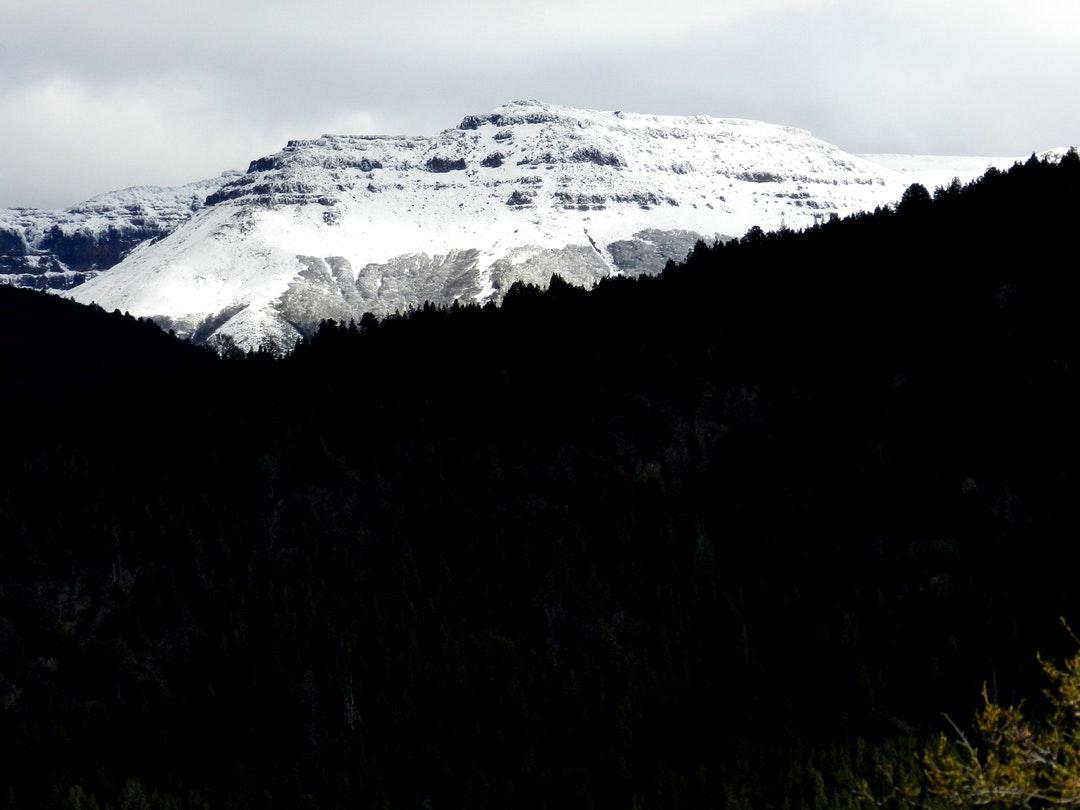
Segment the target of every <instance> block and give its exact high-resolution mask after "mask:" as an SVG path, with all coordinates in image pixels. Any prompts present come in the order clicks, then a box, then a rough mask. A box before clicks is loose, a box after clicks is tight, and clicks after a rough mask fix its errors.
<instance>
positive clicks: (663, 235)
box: [66, 102, 1012, 347]
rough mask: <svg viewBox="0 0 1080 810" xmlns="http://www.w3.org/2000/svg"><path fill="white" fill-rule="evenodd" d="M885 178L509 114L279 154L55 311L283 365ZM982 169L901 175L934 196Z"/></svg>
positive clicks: (837, 201) (643, 120)
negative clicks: (427, 306)
mask: <svg viewBox="0 0 1080 810" xmlns="http://www.w3.org/2000/svg"><path fill="white" fill-rule="evenodd" d="M890 160H891V158H890V159H885V158H881V159H879V160H878V161H875V160H872V159H867V158H864V157H858V156H855V155H851V154H847V153H845V152H843V151H841V150H840V149H838V148H837V147H835V146H832V145H830V144H828V143H825V142H823V141H820V140H818V139H816V138H814V137H812V136H811V135H810V134H809V133H808V132H805V131H803V130H800V129H794V128H791V127H784V126H775V125H772V124H766V123H762V122H759V121H746V120H737V119H722V118H711V117H708V116H692V117H675V116H656V115H641V114H631V113H624V112H599V111H594V110H578V109H569V108H565V107H557V106H552V105H546V104H540V103H537V102H516V103H512V104H508V105H505V106H502V107H499V108H497V109H496V110H495V111H494V112H492V113H490V114H485V115H479V116H468V117H466V118H465V119H464V120H463V121H462V122H461V124H460V125H459V126H458V127H457V128H455V129H449V130H446V131H444V132H442V133H439V134H438V135H435V136H425V137H420V136H418V137H359V136H331V135H326V136H323V137H321V138H317V139H314V140H302V141H291V142H289V144H288V145H287V146H286V147H285V149H283V150H282V151H281V152H279V153H277V154H275V155H271V156H268V157H264V158H260V159H258V160H255V161H253V162H252V164H251V166H250V167H249V169H248V171H247V172H246V173H245V174H242V175H235V176H231V177H226V178H224V179H223V180H222V181H219V182H218V184H217V187H216V188H214V189H213V190H212V191H211V192H210V193H209V194H208V195H207V197H206V200H205V206H204V207H202V208H199V209H198V210H195V211H194V213H193V215H192V216H191V217H190V219H188V220H187V221H185V222H184V223H183V224H182V225H180V226H179V227H178V228H177V229H176V230H175V231H174V232H173V233H171V234H170V235H169V236H167V237H165V238H162V239H159V240H157V241H154V242H146V243H143V244H141V245H139V246H138V247H136V248H135V249H134V250H133V251H132V252H131V253H130V254H129V255H127V257H126V258H125V259H124V260H123V261H122V262H121V263H120V264H118V265H117V266H116V267H115V268H113V269H112V270H110V271H109V272H107V273H104V274H101V275H98V276H97V277H95V278H92V279H90V280H88V281H87V282H86V283H85V284H82V285H81V286H79V287H77V288H75V289H73V290H71V291H69V292H68V293H66V294H67V295H70V296H71V297H73V298H75V299H76V300H79V301H83V302H96V303H98V304H100V305H102V306H103V307H105V308H106V309H113V308H119V309H121V310H124V311H129V312H131V313H132V314H133V315H140V316H151V317H154V318H155V319H156V320H158V322H159V323H161V324H162V325H164V326H168V327H171V328H174V329H176V330H177V332H178V333H180V334H187V335H191V336H193V337H194V338H196V339H198V340H207V339H214V338H219V337H222V336H227V337H230V338H232V339H234V340H235V341H236V342H237V343H238V344H240V345H241V346H243V347H252V346H256V345H258V344H260V343H262V342H266V341H269V342H270V343H272V344H273V345H274V346H276V347H286V346H289V345H291V344H292V343H293V342H294V341H295V339H296V337H297V336H298V335H300V334H304V333H306V332H309V331H310V330H312V329H313V328H314V327H315V326H316V325H317V324H318V322H319V321H320V320H322V319H324V318H335V319H349V318H359V316H360V315H362V314H363V313H365V312H373V313H375V314H377V315H382V314H385V313H387V312H392V311H395V310H402V309H405V308H408V307H410V306H416V305H420V304H422V303H423V302H424V301H432V302H435V303H449V302H451V301H454V300H458V299H463V300H485V299H488V298H490V297H498V296H500V295H501V294H502V293H503V292H505V290H507V289H508V288H509V286H510V285H511V284H512V283H513V282H514V281H516V280H525V281H531V282H535V283H540V284H546V283H547V281H548V280H549V278H550V276H551V274H552V273H555V272H557V273H559V274H560V275H562V276H563V277H564V278H566V279H568V280H569V281H572V282H574V283H578V284H583V285H590V284H592V283H594V282H595V281H597V280H599V279H600V278H603V277H605V276H608V275H611V274H620V273H626V274H638V273H652V272H657V271H659V270H660V269H662V268H663V266H664V264H665V262H666V261H667V260H668V259H676V260H679V259H682V258H684V257H685V255H686V253H687V252H688V251H689V250H690V248H691V247H692V246H693V244H694V243H695V242H696V241H697V240H698V239H706V240H709V241H712V240H714V239H716V238H719V237H721V236H723V235H725V234H732V235H741V234H742V233H744V232H745V231H746V230H747V229H748V228H750V227H751V226H753V225H760V226H762V227H763V228H766V229H770V228H776V227H779V226H781V225H787V226H788V227H792V228H798V227H803V226H807V225H811V224H813V223H814V222H815V221H817V220H819V219H821V218H824V217H828V216H829V215H831V214H839V215H844V214H848V213H851V212H855V211H859V210H865V209H872V208H874V207H875V206H877V205H883V204H886V203H891V202H895V201H896V200H897V199H899V197H900V196H901V194H902V193H903V191H904V189H905V188H906V187H907V185H909V184H910V183H911V182H914V180H913V179H912V175H911V171H910V168H909V167H906V166H901V165H897V163H896V161H892V162H893V164H894V165H893V166H890V165H889V163H890ZM985 160H987V159H977V160H975V161H974V162H970V161H969V159H966V158H965V159H959V160H953V159H947V160H946V161H945V162H944V163H943V164H940V165H929V164H925V163H924V164H919V163H918V160H916V161H915V162H916V164H917V165H918V177H919V181H920V182H924V183H925V184H926V185H928V186H931V187H932V186H934V185H942V184H946V183H947V182H948V181H949V180H951V178H952V177H954V176H956V175H959V176H960V177H961V179H969V178H971V177H974V176H976V175H978V174H980V173H981V172H982V170H983V169H984V168H985V167H986V165H987V164H986V163H985V162H983V161H985ZM989 162H990V163H994V164H997V165H1002V163H1003V162H1002V161H997V160H993V159H990V160H989ZM1011 162H1012V160H1011V159H1006V160H1005V161H1004V165H1008V164H1009V163H1011Z"/></svg>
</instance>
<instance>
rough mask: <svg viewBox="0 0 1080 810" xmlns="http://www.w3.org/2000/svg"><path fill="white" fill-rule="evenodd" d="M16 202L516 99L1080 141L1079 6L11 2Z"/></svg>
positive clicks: (236, 160)
mask: <svg viewBox="0 0 1080 810" xmlns="http://www.w3.org/2000/svg"><path fill="white" fill-rule="evenodd" d="M0 21H2V23H3V29H4V44H3V47H2V48H0V122H2V126H0V155H2V156H3V157H2V158H0V207H3V206H14V205H32V206H41V207H61V206H67V205H70V204H73V203H75V202H78V201H80V200H83V199H85V198H87V197H89V196H92V195H94V194H97V193H101V192H104V191H108V190H111V189H115V188H121V187H124V186H130V185H142V184H162V185H164V184H170V185H171V184H178V183H183V182H187V181H190V180H196V179H200V178H202V177H209V176H213V175H216V174H218V173H219V172H221V171H222V170H224V169H230V168H244V167H246V165H247V163H248V162H249V161H250V160H251V159H252V158H254V157H258V156H260V155H263V154H268V153H271V152H275V151H277V150H278V149H280V148H281V147H282V146H283V145H284V143H285V141H287V140H289V139H290V138H304V137H313V136H316V135H319V134H321V133H323V132H350V133H361V134H385V133H399V132H407V133H434V132H436V131H438V130H441V129H445V128H447V127H450V126H454V125H456V124H457V122H458V121H460V119H461V118H462V117H463V116H464V115H466V114H468V113H476V112H484V111H486V110H489V109H491V108H492V107H494V106H496V105H498V104H500V103H502V102H505V101H508V100H511V99H517V98H538V99H542V100H544V101H549V102H551V103H555V104H565V105H568V106H576V107H591V108H598V109H623V110H633V111H637V112H652V113H670V114H697V113H704V114H708V115H717V116H725V117H739V118H757V119H762V120H766V121H771V122H774V123H781V124H790V125H793V126H798V127H802V128H805V129H809V130H811V131H812V132H813V133H814V134H815V135H817V136H818V137H821V138H823V139H825V140H827V141H831V142H833V143H835V144H837V145H839V146H840V147H842V148H844V149H846V150H848V151H851V152H910V153H925V154H975V155H1014V154H1015V155H1021V154H1027V153H1030V152H1032V151H1036V150H1041V149H1045V148H1049V147H1054V146H1064V145H1070V144H1076V143H1077V142H1080V104H1078V103H1077V102H1076V85H1077V82H1078V80H1080V2H1078V0H949V2H941V0H715V1H714V2H711V3H705V2H701V0H664V2H656V1H655V0H654V1H653V2H642V1H641V0H546V2H543V3H539V2H524V1H523V0H469V2H464V1H463V0H443V2H440V3H433V2H430V0H368V2H356V0H351V1H350V2H343V1H341V0H306V2H302V3H301V2H298V1H297V0H292V2H283V0H258V1H256V0H184V2H180V1H179V0H93V2H87V0H50V2H48V3H42V2H40V0H0Z"/></svg>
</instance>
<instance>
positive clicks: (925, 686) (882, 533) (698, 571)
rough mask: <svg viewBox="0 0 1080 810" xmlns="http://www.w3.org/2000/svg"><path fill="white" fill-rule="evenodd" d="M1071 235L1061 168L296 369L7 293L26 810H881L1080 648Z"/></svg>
mask: <svg viewBox="0 0 1080 810" xmlns="http://www.w3.org/2000/svg"><path fill="white" fill-rule="evenodd" d="M1077 222H1080V159H1078V158H1077V157H1076V155H1075V154H1070V155H1069V156H1067V157H1066V158H1065V159H1063V160H1062V161H1061V163H1060V164H1050V163H1041V162H1039V161H1036V160H1034V159H1033V160H1031V161H1029V162H1028V163H1027V164H1025V165H1018V166H1017V167H1015V168H1013V169H1012V170H1010V171H1008V172H1004V173H1002V172H996V171H992V172H991V173H990V174H988V175H987V176H985V177H984V178H982V179H981V180H979V181H977V182H976V183H973V184H971V185H969V186H967V187H960V186H959V185H954V186H953V187H951V188H949V189H945V190H939V191H938V192H937V193H933V194H929V193H926V192H925V190H923V189H921V188H919V187H913V188H912V189H910V190H909V191H908V193H907V194H906V195H905V196H904V199H903V200H902V201H901V202H900V203H899V204H898V205H897V207H896V209H895V210H885V211H879V212H875V213H871V214H865V215H861V216H857V217H854V218H849V219H846V220H843V221H839V220H837V221H833V222H829V223H827V224H825V225H822V226H820V227H818V228H815V229H813V230H811V231H808V232H803V233H792V232H781V233H776V234H769V235H766V234H762V233H760V232H759V231H752V232H751V233H749V234H747V236H746V237H745V238H743V239H741V240H738V241H736V242H732V243H729V244H728V245H726V246H716V247H711V248H710V247H707V246H704V245H699V247H698V248H697V249H696V250H695V251H694V252H693V253H692V254H691V256H690V257H689V258H688V260H687V262H686V263H685V264H683V265H680V266H674V265H669V267H668V268H667V270H666V271H665V272H664V273H663V275H662V276H659V277H652V278H640V279H636V280H632V279H627V278H615V279H611V280H609V281H605V282H603V283H601V284H600V285H599V286H598V287H597V288H595V289H593V290H591V291H585V290H581V289H578V288H575V287H571V286H569V285H566V284H564V283H561V282H560V281H559V280H558V279H555V280H553V282H552V285H551V287H550V289H548V290H546V291H541V290H538V289H536V288H531V287H520V286H518V287H515V288H514V289H512V290H511V291H510V293H509V294H508V295H507V297H506V299H505V302H504V304H503V306H502V307H499V308H496V307H494V306H486V307H482V308H481V307H472V306H470V307H453V308H450V309H436V308H426V309H423V310H421V311H418V312H413V313H410V314H408V315H406V316H399V317H392V318H389V319H387V320H386V321H383V322H381V323H377V322H375V321H374V320H373V319H370V318H368V319H365V321H364V322H363V323H361V324H358V325H349V326H345V325H335V324H327V325H325V326H324V327H323V328H322V329H321V330H320V331H319V333H318V334H317V335H316V336H315V337H314V338H313V339H312V340H311V341H310V342H309V343H307V344H304V345H301V346H299V347H298V348H297V350H296V351H295V352H294V353H292V354H291V355H290V356H288V357H286V358H282V359H274V358H271V357H269V356H266V355H260V356H248V357H246V358H243V357H233V358H226V359H215V358H213V357H211V356H208V355H206V354H204V353H203V352H201V351H200V350H196V349H194V348H192V347H190V346H188V345H187V344H184V343H181V342H180V341H176V340H175V339H173V338H170V337H168V336H166V335H163V334H161V333H159V332H155V331H154V328H153V327H151V326H150V325H148V324H140V323H138V322H135V321H133V320H131V319H125V318H123V317H122V316H119V315H107V314H105V313H103V312H101V311H95V310H89V309H81V308H75V307H73V306H72V305H69V304H67V303H66V302H62V301H57V300H55V299H51V298H46V297H44V296H40V295H37V294H32V293H20V294H18V296H17V297H13V295H12V294H10V291H5V290H0V314H2V315H3V320H2V321H0V335H2V337H3V345H2V348H0V351H2V352H3V354H2V355H0V372H2V377H0V391H2V392H3V393H4V396H5V405H4V408H5V411H6V412H7V414H8V416H7V421H6V427H5V436H4V452H3V454H2V456H0V529H2V536H0V808H39V807H55V808H105V807H109V808H123V809H124V810H130V809H131V808H139V809H140V810H141V809H142V808H155V809H156V808H185V809H186V808H219V807H220V808H237V809H239V808H275V807H277V808H336V807H343V808H344V807H395V808H397V807H407V808H425V807H426V808H457V807H492V808H495V807H499V808H503V807H526V808H527V807H535V808H541V807H545V808H564V807H582V808H585V807H623V808H628V809H629V808H653V807H656V808H676V807H719V806H724V807H781V806H783V807H788V808H801V807H806V808H810V807H813V808H826V807H851V806H856V805H857V804H858V800H857V798H856V796H855V791H854V781H855V779H856V778H858V777H860V776H865V777H867V778H869V779H870V781H871V783H872V784H875V785H876V786H878V787H880V786H881V784H880V780H881V779H882V778H883V777H882V773H884V771H883V770H882V768H883V767H884V768H885V770H887V769H888V767H892V768H894V769H895V771H896V772H897V773H900V774H901V775H903V774H911V773H912V772H913V771H914V770H915V769H916V768H917V760H916V759H914V755H915V753H916V752H917V751H918V749H919V747H920V746H921V744H922V741H923V740H925V739H926V738H927V737H928V735H930V734H933V733H936V732H937V731H938V730H940V729H941V725H942V721H941V719H940V713H941V712H942V711H947V712H950V713H951V714H953V716H957V717H965V716H967V715H968V714H969V712H970V711H971V709H972V708H973V707H974V705H975V699H976V697H977V694H978V689H979V686H980V684H981V683H983V682H984V681H985V682H986V683H987V688H988V691H989V692H990V693H991V695H992V696H993V697H994V698H996V699H1000V700H1002V701H1008V700H1011V699H1015V698H1016V697H1018V696H1019V695H1022V694H1027V693H1028V692H1030V691H1031V688H1032V685H1033V684H1035V685H1037V684H1038V683H1039V681H1038V679H1037V669H1038V667H1037V663H1036V661H1035V653H1036V652H1037V651H1042V652H1043V653H1046V654H1048V655H1053V654H1056V653H1058V652H1059V651H1061V650H1062V649H1065V648H1067V646H1068V643H1069V639H1068V638H1067V637H1066V636H1064V634H1062V633H1061V632H1060V628H1059V625H1058V623H1057V619H1058V617H1060V616H1065V617H1066V618H1072V620H1073V622H1074V626H1075V623H1077V622H1080V589H1078V588H1077V587H1076V574H1077V571H1078V570H1080V546H1078V545H1077V542H1076V538H1077V537H1078V536H1080V535H1078V531H1077V530H1078V528H1080V525H1078V524H1080V517H1078V514H1077V510H1076V504H1077V503H1078V496H1080V492H1078V487H1080V463H1078V461H1080V456H1078V452H1077V451H1078V435H1077V416H1076V415H1077V413H1078V412H1080V409H1078V406H1080V401H1078V396H1077V393H1078V392H1077V370H1076V360H1077V340H1076V330H1075V325H1074V323H1075V318H1074V309H1075V307H1076V305H1077V287H1078V284H1077V273H1076V268H1075V265H1076V262H1075V259H1074V258H1073V256H1074V255H1075V251H1076V235H1077V234H1076V223H1077ZM27 313H33V314H32V316H27ZM12 319H15V320H12ZM12 324H17V326H16V327H15V328H12V326H11V325H12ZM142 375H148V376H147V377H146V378H145V382H144V378H143V376H142ZM72 381H74V382H72ZM69 386H70V387H69ZM43 414H50V415H53V416H54V417H55V418H51V419H49V420H47V421H46V420H44V419H43V418H42V415H43Z"/></svg>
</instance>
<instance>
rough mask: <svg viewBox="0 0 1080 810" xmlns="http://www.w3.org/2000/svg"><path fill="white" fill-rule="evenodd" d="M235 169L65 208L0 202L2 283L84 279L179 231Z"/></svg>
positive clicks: (66, 284) (62, 283)
mask: <svg viewBox="0 0 1080 810" xmlns="http://www.w3.org/2000/svg"><path fill="white" fill-rule="evenodd" d="M230 176H231V173H230V174H226V175H223V176H221V177H217V178H214V179H213V180H203V181H199V182H196V183H188V184H187V185H183V186H177V187H172V188H161V187H158V186H139V187H136V188H128V189H123V190H122V191H113V192H109V193H108V194H101V195H99V196H97V197H94V198H93V199H90V200H87V201H86V202H84V203H80V204H79V205H76V206H73V207H71V208H68V209H66V210H62V211H46V210H41V209H37V208H7V209H0V284H12V285H15V286H17V287H32V288H35V289H68V288H70V287H74V286H76V285H78V284H81V283H82V282H83V281H86V280H87V279H90V278H93V277H94V276H96V275H97V274H98V273H100V272H102V271H103V270H107V269H109V268H110V267H112V266H113V265H115V264H117V263H118V262H119V261H120V260H121V259H122V258H123V257H124V256H126V255H127V254H128V253H129V252H130V251H131V249H132V248H134V247H135V246H136V245H137V244H139V243H140V242H143V241H145V240H147V239H155V238H158V237H161V236H164V235H165V234H168V233H171V232H172V231H173V230H175V229H176V228H177V227H178V226H179V225H180V224H181V223H183V222H185V221H187V220H188V219H190V218H191V216H192V214H194V213H195V212H196V211H197V210H199V209H200V208H202V207H203V203H204V201H205V199H206V197H207V195H209V194H211V193H213V192H214V191H215V190H216V189H218V188H219V187H220V186H221V185H222V183H224V182H225V181H226V180H227V179H228V178H229V177H230Z"/></svg>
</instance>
